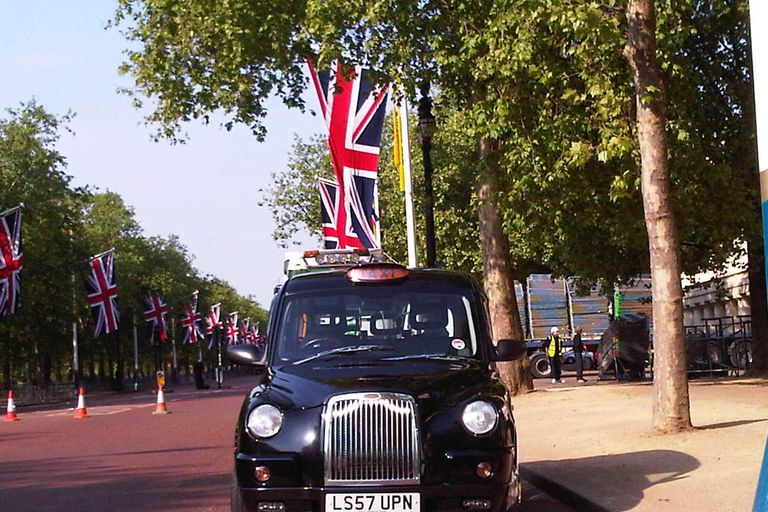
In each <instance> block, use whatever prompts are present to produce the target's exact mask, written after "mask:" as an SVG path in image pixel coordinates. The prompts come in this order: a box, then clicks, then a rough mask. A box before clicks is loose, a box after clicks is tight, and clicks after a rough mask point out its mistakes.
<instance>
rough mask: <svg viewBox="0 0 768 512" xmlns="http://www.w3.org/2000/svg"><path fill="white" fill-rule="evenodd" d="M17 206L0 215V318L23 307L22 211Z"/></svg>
mask: <svg viewBox="0 0 768 512" xmlns="http://www.w3.org/2000/svg"><path fill="white" fill-rule="evenodd" d="M23 206H24V205H20V206H17V207H16V208H13V209H11V210H8V211H7V212H4V213H2V214H0V318H3V317H4V316H5V315H8V314H11V313H14V312H16V309H17V308H18V307H19V306H20V305H21V268H22V259H23V256H24V247H23V245H22V243H21V209H22V207H23Z"/></svg>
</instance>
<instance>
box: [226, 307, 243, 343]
mask: <svg viewBox="0 0 768 512" xmlns="http://www.w3.org/2000/svg"><path fill="white" fill-rule="evenodd" d="M239 334H240V328H239V327H238V326H237V311H235V312H234V313H230V314H229V318H228V321H227V341H229V344H230V345H236V344H237V339H238V335H239Z"/></svg>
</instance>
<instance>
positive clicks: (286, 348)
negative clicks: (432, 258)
mask: <svg viewBox="0 0 768 512" xmlns="http://www.w3.org/2000/svg"><path fill="white" fill-rule="evenodd" d="M265 347H266V348H265V349H264V350H263V351H261V350H260V349H259V348H257V347H255V346H253V345H237V346H234V347H230V348H229V349H228V351H227V355H228V358H229V360H230V362H232V363H235V364H240V365H249V366H252V367H255V368H256V369H257V371H258V372H260V373H261V380H260V382H259V384H258V385H257V386H256V387H255V388H254V389H253V390H252V391H251V392H249V394H248V395H247V396H246V398H245V400H244V403H243V407H242V410H241V413H240V417H239V420H238V424H237V428H236V433H235V470H234V475H233V482H232V510H233V511H238V512H239V511H244V510H249V511H258V512H429V511H462V512H466V511H491V512H498V511H501V510H507V509H512V508H515V507H516V506H517V504H518V503H519V500H520V496H521V495H520V477H519V473H518V465H517V438H516V431H515V423H514V419H513V416H512V406H511V404H510V397H509V393H508V391H507V389H506V388H505V386H504V385H503V384H502V383H501V381H500V380H499V374H498V372H497V370H496V367H495V362H496V361H504V360H512V359H517V358H520V357H522V356H523V355H525V353H526V348H525V344H524V343H523V342H520V341H514V340H501V341H499V342H498V343H497V344H496V345H495V346H494V344H493V343H492V341H491V332H490V327H489V324H488V320H487V315H486V307H485V304H484V298H483V294H482V292H481V290H480V289H479V287H478V286H477V285H476V283H475V282H474V281H473V280H472V279H470V278H469V277H467V276H465V275H463V274H459V273H456V272H449V271H443V270H424V269H421V270H418V269H406V268H405V267H402V266H400V265H396V264H392V263H372V264H358V265H355V266H351V267H349V268H343V269H340V270H339V269H335V270H331V271H327V272H314V273H305V274H299V275H296V276H294V277H291V278H290V279H288V281H286V283H285V284H284V285H283V286H282V287H281V288H280V289H279V291H278V292H277V295H276V296H275V298H274V299H273V302H272V307H271V309H270V319H269V327H268V335H267V342H266V345H265Z"/></svg>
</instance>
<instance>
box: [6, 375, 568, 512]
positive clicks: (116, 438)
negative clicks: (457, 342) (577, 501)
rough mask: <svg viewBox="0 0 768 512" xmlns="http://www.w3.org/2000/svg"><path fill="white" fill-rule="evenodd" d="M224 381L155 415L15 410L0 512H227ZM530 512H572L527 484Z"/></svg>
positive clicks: (182, 395)
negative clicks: (81, 415) (80, 414)
mask: <svg viewBox="0 0 768 512" xmlns="http://www.w3.org/2000/svg"><path fill="white" fill-rule="evenodd" d="M225 384H231V385H232V387H231V388H230V389H224V390H216V389H210V390H206V391H197V390H195V389H194V388H192V387H178V388H176V389H175V390H173V392H170V391H171V390H168V391H167V392H166V393H165V401H166V408H167V409H168V411H169V414H153V411H154V410H155V408H156V403H157V397H156V395H155V394H153V393H150V392H137V393H126V394H120V395H115V394H109V395H99V396H97V395H94V396H93V397H89V396H86V398H85V405H86V410H87V412H88V414H89V416H90V417H88V418H83V419H75V418H74V417H73V416H74V410H73V407H74V406H75V405H76V403H71V404H56V405H49V406H41V407H18V408H17V411H16V412H17V414H18V416H19V418H20V421H17V422H1V423H0V510H3V511H14V512H24V511H34V512H43V511H50V512H60V511H61V512H63V511H67V512H68V511H78V512H80V511H82V512H88V511H93V512H97V511H98V512H104V511H110V512H111V511H132V512H142V511H159V510H174V511H185V512H203V511H210V512H226V511H228V510H229V484H230V475H231V472H232V435H233V431H234V427H235V421H236V419H237V413H238V411H239V408H240V404H241V403H242V400H243V397H244V396H245V393H246V392H247V390H248V389H249V387H250V385H249V379H247V378H240V379H234V380H232V381H230V382H229V383H225ZM2 413H3V416H4V415H5V410H3V411H2ZM521 441H522V442H525V441H524V440H521ZM533 511H536V512H572V511H571V509H569V508H567V507H565V506H564V505H562V504H560V503H558V502H556V501H555V500H553V499H551V498H549V497H548V496H546V495H545V494H543V493H541V492H540V491H538V490H537V489H535V488H533V487H531V486H529V485H527V484H526V485H525V486H524V503H523V506H522V507H521V509H520V512H533Z"/></svg>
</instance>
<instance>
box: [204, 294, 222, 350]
mask: <svg viewBox="0 0 768 512" xmlns="http://www.w3.org/2000/svg"><path fill="white" fill-rule="evenodd" d="M205 323H206V324H207V327H206V330H205V331H206V333H207V334H208V336H210V337H211V340H210V342H209V343H208V348H214V347H218V346H219V330H220V329H221V328H222V327H223V325H224V324H222V323H221V303H219V304H214V305H213V306H211V311H210V312H209V313H208V316H207V317H206V318H205Z"/></svg>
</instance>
